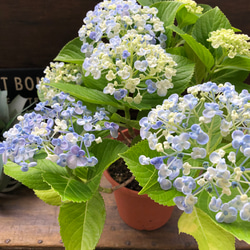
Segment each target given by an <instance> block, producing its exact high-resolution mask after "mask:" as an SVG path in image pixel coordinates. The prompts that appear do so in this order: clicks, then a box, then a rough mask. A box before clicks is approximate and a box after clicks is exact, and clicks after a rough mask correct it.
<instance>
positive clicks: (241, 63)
mask: <svg viewBox="0 0 250 250" xmlns="http://www.w3.org/2000/svg"><path fill="white" fill-rule="evenodd" d="M220 67H223V68H224V69H225V68H227V69H236V70H246V71H250V57H248V56H235V57H234V58H229V57H227V58H226V59H225V60H224V61H223V62H222V63H221V64H220Z"/></svg>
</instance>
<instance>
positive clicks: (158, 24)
mask: <svg viewBox="0 0 250 250" xmlns="http://www.w3.org/2000/svg"><path fill="white" fill-rule="evenodd" d="M157 12H158V10H157V9H156V8H154V7H153V8H149V7H148V6H141V5H139V4H138V3H136V0H104V1H102V2H100V3H99V4H97V5H96V6H95V9H94V10H93V11H88V13H87V15H86V17H85V18H84V20H83V21H84V25H83V26H82V27H81V28H80V30H79V32H78V34H79V38H80V40H81V41H83V45H82V48H81V51H82V53H84V54H85V55H86V56H89V55H90V54H91V52H92V51H93V49H94V47H95V46H96V43H98V42H100V41H101V40H102V39H103V38H104V39H107V40H109V39H111V38H113V37H115V36H120V37H122V36H123V35H125V34H126V33H127V31H128V30H131V29H134V30H136V31H137V33H139V34H149V35H150V36H152V37H154V38H157V39H158V37H159V35H160V34H161V33H164V31H165V30H164V27H163V22H162V21H160V19H159V18H158V17H157V16H156V14H157ZM158 40H159V42H160V43H161V44H162V45H163V46H164V43H165V41H164V40H163V41H162V40H161V39H158Z"/></svg>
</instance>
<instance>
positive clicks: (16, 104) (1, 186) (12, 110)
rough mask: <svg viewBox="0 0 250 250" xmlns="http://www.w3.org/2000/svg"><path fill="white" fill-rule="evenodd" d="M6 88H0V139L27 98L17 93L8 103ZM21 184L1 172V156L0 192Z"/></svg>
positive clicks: (1, 167) (0, 167) (1, 169)
mask: <svg viewBox="0 0 250 250" xmlns="http://www.w3.org/2000/svg"><path fill="white" fill-rule="evenodd" d="M7 94H8V91H7V90H0V109H1V113H0V140H1V141H2V140H3V133H4V131H6V130H8V129H9V128H10V127H11V126H12V125H13V123H14V122H15V119H16V116H17V115H18V114H19V113H21V112H22V110H23V108H24V105H25V103H26V101H27V99H25V98H23V97H21V96H20V95H17V96H16V97H15V98H14V100H13V101H12V102H11V103H10V104H8V99H7ZM20 185H21V184H20V183H19V182H18V181H16V180H14V179H13V178H11V177H9V176H8V175H5V174H4V172H3V161H2V156H1V157H0V192H9V191H12V190H14V189H15V188H17V187H19V186H20Z"/></svg>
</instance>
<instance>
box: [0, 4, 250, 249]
mask: <svg viewBox="0 0 250 250" xmlns="http://www.w3.org/2000/svg"><path fill="white" fill-rule="evenodd" d="M248 40H249V37H248V36H247V35H244V34H240V31H239V30H238V29H236V28H233V27H232V26H231V24H230V22H229V20H228V19H227V18H226V17H225V15H224V14H223V13H222V12H221V10H220V9H219V8H218V7H215V8H211V7H210V6H208V5H198V4H197V3H195V2H194V1H186V0H182V1H179V0H178V1H155V0H140V1H138V3H137V2H136V1H135V0H113V1H103V2H100V3H99V4H98V5H97V6H96V7H95V9H94V10H93V11H89V12H88V13H87V16H86V17H85V18H84V25H83V26H82V27H81V28H80V29H79V37H78V38H76V39H74V40H72V41H70V42H69V43H68V44H66V45H65V47H64V48H63V49H62V50H61V51H60V53H59V54H58V55H57V57H56V58H55V62H53V63H51V64H50V67H47V68H46V70H45V77H44V78H42V79H41V83H40V84H39V86H38V95H39V97H40V100H41V103H39V104H37V106H36V108H35V111H36V112H32V113H27V114H25V115H24V116H20V117H19V118H18V119H19V124H17V125H15V126H14V127H13V128H12V129H10V130H9V131H7V132H6V133H5V134H4V139H5V140H4V141H3V142H2V143H1V144H0V153H3V156H4V157H3V158H4V163H5V167H4V168H5V173H6V174H8V175H10V176H12V177H14V178H15V179H18V180H20V181H21V182H22V183H23V184H25V185H27V186H28V187H30V188H32V189H34V190H35V193H36V195H37V196H38V197H40V198H41V199H42V200H44V201H45V202H47V203H49V204H52V205H59V206H60V213H59V224H60V228H61V236H62V239H63V242H64V245H65V247H66V248H67V249H93V248H94V247H95V245H96V244H97V242H98V240H99V237H100V235H101V232H102V228H103V225H104V222H105V208H104V204H103V200H102V197H101V195H100V192H102V191H105V189H104V188H102V187H99V184H100V180H101V176H102V175H103V172H104V170H106V169H107V168H108V167H109V166H110V165H111V164H112V163H114V162H115V161H116V160H117V159H118V158H120V157H123V158H124V159H125V161H126V163H127V166H128V168H129V169H130V170H131V171H132V172H133V174H134V176H135V178H136V179H137V181H139V184H140V185H141V187H142V191H141V192H140V194H143V193H144V194H147V195H148V196H149V197H150V198H151V199H153V200H155V201H156V202H157V203H160V204H163V205H168V206H173V205H175V204H176V205H177V206H178V207H179V208H181V209H182V210H184V211H185V212H188V215H183V216H182V217H181V219H180V221H179V227H180V230H181V231H183V232H186V233H189V234H192V235H193V236H194V237H195V239H196V240H197V242H198V244H199V248H200V249H208V246H209V247H210V248H213V247H214V245H213V244H215V245H216V244H218V241H220V242H221V238H224V237H225V239H230V240H226V242H224V241H223V242H224V243H225V244H226V243H227V244H228V247H229V246H230V247H229V248H233V247H234V237H237V238H239V239H241V240H245V241H246V242H248V243H250V239H249V236H248V235H247V233H245V232H247V229H249V222H247V221H246V220H247V218H248V217H247V214H248V211H249V210H248V204H249V200H248V199H249V198H248V197H247V193H248V191H249V189H248V186H249V175H248V173H247V171H248V170H246V169H248V167H247V164H248V163H249V158H248V151H249V150H248V146H247V145H248V134H249V117H248V116H249V111H248V110H249V94H248V92H247V90H244V91H243V92H241V91H242V90H243V89H249V85H247V84H245V83H244V81H245V80H246V78H247V76H248V75H249V70H250V66H249V65H250V54H249V43H248V42H247V41H248ZM227 82H230V84H229V83H227ZM220 84H222V85H220ZM234 88H235V90H234ZM207 89H208V90H207ZM187 90H188V91H191V92H190V94H186V95H185V93H186V91H187ZM210 90H211V91H212V96H210V92H209V91H210ZM237 91H238V92H237ZM240 92H241V94H238V93H240ZM231 95H232V97H231ZM220 96H222V97H221V99H222V100H220V99H219V97H220ZM225 99H228V101H230V103H228V105H226V104H227V100H225ZM241 99H244V101H241ZM223 101H224V102H223ZM220 102H222V103H224V104H225V103H226V104H225V105H224V106H223V109H222V106H221V105H222V104H221V103H220ZM243 102H244V103H243ZM203 104H205V105H204V106H203ZM240 105H241V106H240ZM242 105H245V106H244V108H243V109H241V108H242ZM236 108H237V110H238V111H239V112H240V114H238V116H237V112H236V111H235V112H233V113H232V114H231V113H230V112H231V111H233V110H235V109H236ZM221 109H222V110H221ZM168 113H169V116H168ZM243 114H244V120H241V116H240V115H243ZM199 117H200V118H199ZM165 119H167V120H165ZM182 121H183V122H182ZM178 122H180V123H178ZM181 122H182V123H181ZM191 124H194V126H191ZM240 126H241V132H239V131H240V130H238V127H240ZM118 127H122V128H127V129H128V132H129V134H130V136H131V137H132V140H131V144H130V145H129V147H128V146H127V145H126V143H123V142H120V141H117V140H113V139H109V138H106V137H107V135H108V134H109V133H110V134H111V137H113V138H115V137H117V136H118ZM134 129H138V130H140V134H141V138H138V137H136V136H135V133H134ZM178 129H179V130H178ZM154 131H157V132H158V133H157V132H156V133H154ZM233 131H237V132H236V133H234V132H233ZM233 133H234V135H233V137H232V136H231V134H233ZM160 135H161V138H158V137H159V136H160ZM134 138H135V139H134ZM243 138H244V139H243ZM141 139H142V141H141V142H139V141H140V140H141ZM148 145H149V146H148ZM227 145H228V146H227ZM220 147H222V149H223V150H224V151H223V152H225V154H224V155H223V152H222V151H221V150H218V149H219V148H220ZM230 147H233V148H234V149H235V150H236V153H237V154H236V153H235V160H234V158H233V153H231V154H230V157H229V158H230V159H228V158H225V157H224V156H225V155H227V154H229V153H230V152H231V151H228V150H230V149H231V148H230ZM21 149H22V150H21ZM24 149H25V150H24ZM216 150H217V151H218V152H217V151H216ZM142 151H143V152H142ZM232 151H233V150H232ZM245 151H246V155H245ZM213 152H214V153H213ZM243 155H244V157H245V158H244V160H243ZM241 156H242V157H241ZM239 158H240V160H239V161H238V159H239ZM8 159H9V161H7V160H8ZM196 162H197V163H196ZM203 162H205V163H204V164H203ZM206 164H207V165H206ZM243 165H244V166H243ZM245 165H246V166H245ZM20 166H21V170H23V171H20ZM217 166H218V169H217ZM242 167H244V168H242ZM243 170H244V171H243ZM243 172H244V173H243ZM158 173H159V175H158ZM209 174H210V175H211V176H209ZM31 176H32V178H31ZM210 177H211V178H210ZM209 178H210V179H209ZM237 178H238V179H237ZM217 180H218V183H219V184H218V183H217ZM209 184H211V188H210V185H209ZM216 185H217V186H218V187H217V186H216ZM215 186H216V187H217V189H216V188H215ZM207 187H208V190H206V188H207ZM233 187H235V189H234V190H233V191H231V193H232V195H231V196H230V195H229V200H230V204H232V203H235V202H236V200H234V197H236V196H237V195H238V194H240V195H243V198H245V200H244V199H243V201H242V203H244V204H241V205H242V208H241V210H242V209H243V207H244V209H243V212H240V213H241V215H240V217H241V219H242V218H243V222H238V220H240V219H239V216H238V217H237V220H236V221H232V220H231V217H232V216H231V217H230V216H229V218H230V219H229V220H227V219H225V217H226V218H228V216H226V214H229V213H230V215H231V214H233V215H234V218H235V216H236V212H235V210H236V209H231V205H230V206H229V205H225V204H227V202H229V200H227V194H229V193H230V190H231V189H232V188H233ZM210 190H211V193H207V191H210ZM216 191H218V197H217V196H216V195H217V193H216ZM236 191H237V192H236ZM221 192H223V196H221V195H220V194H221ZM224 193H225V194H224ZM243 193H244V194H243ZM245 194H246V195H245ZM210 195H211V196H212V197H214V198H212V201H211V202H210ZM197 196H200V197H197ZM187 197H188V198H187ZM237 197H238V196H237ZM237 197H236V198H237ZM240 198H241V196H240ZM224 199H225V200H226V201H225V200H224ZM237 199H239V198H237ZM237 201H238V200H237ZM193 205H196V207H197V208H196V207H195V208H194V206H193ZM228 206H229V208H230V209H229V208H228ZM209 208H210V209H211V208H212V211H216V210H217V209H218V211H217V213H218V214H219V215H217V216H215V217H214V214H213V212H211V210H210V209H209ZM192 211H193V212H192ZM237 211H238V210H237ZM191 212H192V213H191ZM237 213H239V212H237ZM223 216H224V217H223ZM216 218H217V220H216ZM201 221H202V223H199V222H201ZM223 221H224V222H223ZM227 222H232V223H231V224H225V223H227ZM185 225H191V226H190V228H185V227H184V226H185ZM197 228H198V229H197ZM199 229H200V230H199ZM72 232H73V233H72ZM200 232H204V233H200ZM211 232H212V233H211ZM213 232H216V233H213ZM213 242H214V243H213ZM216 246H217V245H216Z"/></svg>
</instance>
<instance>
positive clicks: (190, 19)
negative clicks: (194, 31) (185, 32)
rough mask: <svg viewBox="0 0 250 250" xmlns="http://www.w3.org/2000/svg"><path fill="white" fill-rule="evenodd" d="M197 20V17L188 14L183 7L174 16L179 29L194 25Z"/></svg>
mask: <svg viewBox="0 0 250 250" xmlns="http://www.w3.org/2000/svg"><path fill="white" fill-rule="evenodd" d="M198 18H199V17H198V16H197V15H195V14H193V13H191V12H189V11H188V10H187V8H185V7H184V6H183V8H181V9H180V10H179V11H178V12H177V15H176V20H177V23H178V26H179V27H185V26H187V25H191V24H194V23H195V22H196V21H197V19H198Z"/></svg>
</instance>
